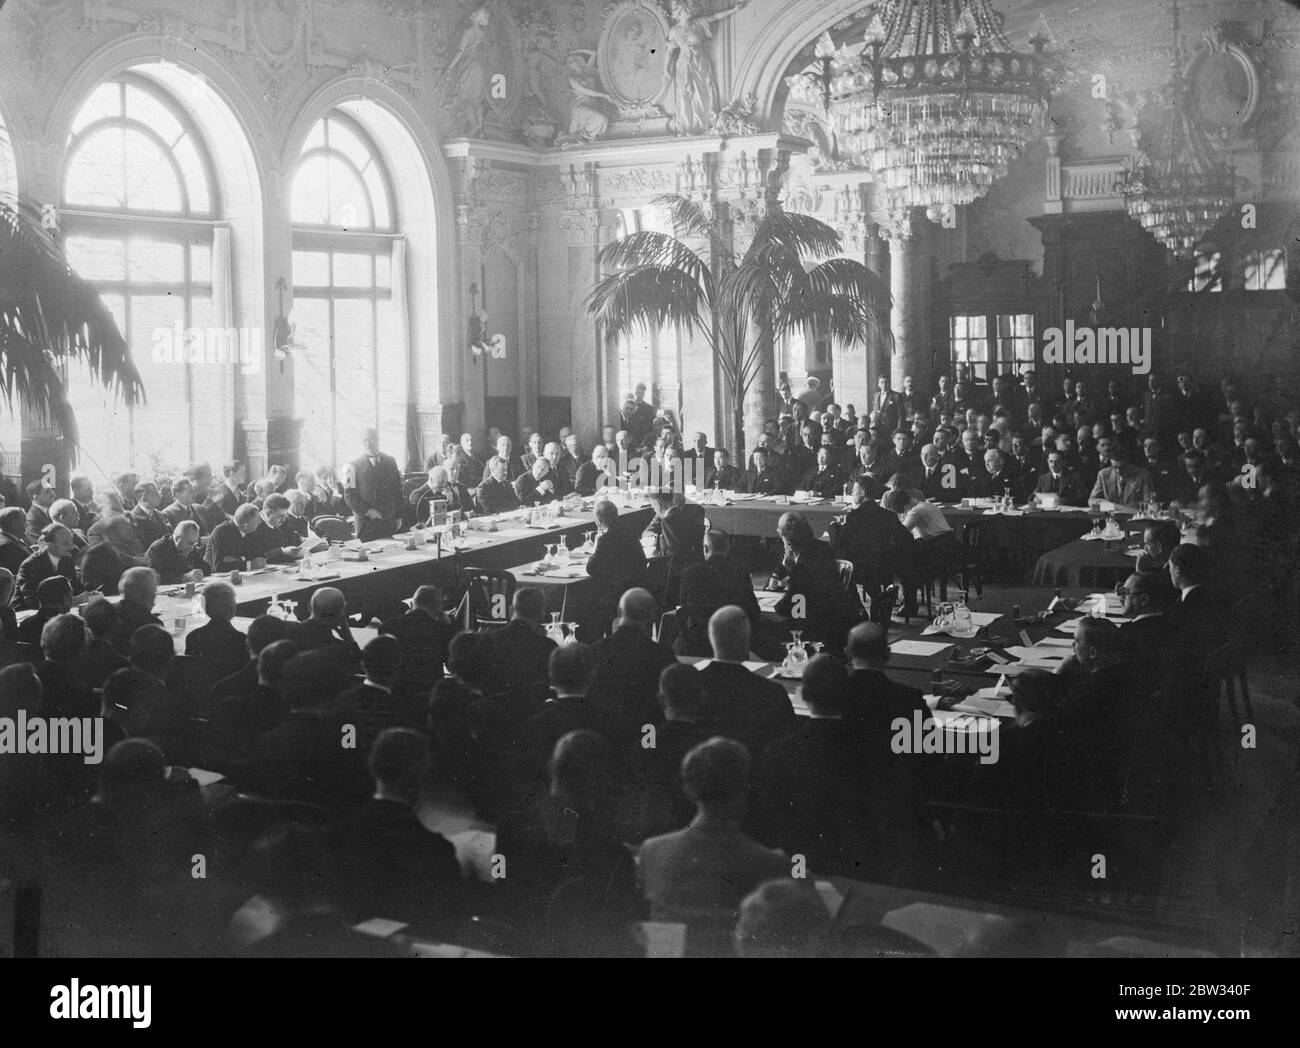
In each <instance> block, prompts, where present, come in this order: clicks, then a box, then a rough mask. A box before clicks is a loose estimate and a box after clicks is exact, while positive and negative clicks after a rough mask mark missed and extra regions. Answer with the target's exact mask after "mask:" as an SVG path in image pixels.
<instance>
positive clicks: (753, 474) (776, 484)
mask: <svg viewBox="0 0 1300 1048" xmlns="http://www.w3.org/2000/svg"><path fill="white" fill-rule="evenodd" d="M750 461H751V462H752V463H753V465H752V466H750V468H749V472H748V473H746V474H745V490H746V491H747V492H749V494H751V495H765V496H767V495H788V494H789V493H790V492H789V491H788V490H787V488H786V483H785V476H784V475H783V472H782V471H781V470H780V469H777V468H774V467H773V466H772V463H771V455H770V454H769V452H768V450H767V448H755V449H754V454H753V455H752V456H751V457H750Z"/></svg>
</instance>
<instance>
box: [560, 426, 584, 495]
mask: <svg viewBox="0 0 1300 1048" xmlns="http://www.w3.org/2000/svg"><path fill="white" fill-rule="evenodd" d="M586 461H587V456H586V455H584V454H583V453H582V445H581V444H579V443H578V436H577V434H576V433H570V434H569V435H568V436H567V437H565V438H564V450H563V451H562V452H561V453H560V461H559V462H557V463H556V464H555V469H556V472H557V473H558V474H559V476H560V483H561V486H562V488H563V494H566V495H567V494H569V493H570V492H572V491H573V490H574V488H575V487H576V485H577V482H578V470H580V469H581V468H582V465H583V463H584V462H586Z"/></svg>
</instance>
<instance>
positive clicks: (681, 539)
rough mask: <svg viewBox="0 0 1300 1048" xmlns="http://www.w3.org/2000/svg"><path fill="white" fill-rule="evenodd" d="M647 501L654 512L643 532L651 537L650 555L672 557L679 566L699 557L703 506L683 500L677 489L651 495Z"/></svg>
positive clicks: (702, 546)
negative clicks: (652, 547)
mask: <svg viewBox="0 0 1300 1048" xmlns="http://www.w3.org/2000/svg"><path fill="white" fill-rule="evenodd" d="M650 505H651V507H652V508H653V509H654V516H653V517H652V518H651V519H650V523H649V524H647V525H646V529H645V535H646V536H649V537H651V538H653V539H654V544H655V545H654V555H655V556H656V557H672V558H673V559H674V560H675V561H677V562H678V569H679V570H680V568H681V567H684V566H685V564H686V563H687V562H692V561H697V560H699V559H700V558H701V557H702V556H703V555H704V554H703V552H702V551H703V548H704V531H705V527H706V524H705V518H704V507H703V506H701V505H699V504H698V503H695V502H687V501H686V496H685V495H683V494H682V493H680V492H677V493H674V494H666V493H660V494H655V495H651V496H650Z"/></svg>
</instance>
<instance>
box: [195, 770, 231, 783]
mask: <svg viewBox="0 0 1300 1048" xmlns="http://www.w3.org/2000/svg"><path fill="white" fill-rule="evenodd" d="M189 773H190V778H191V779H193V780H194V781H195V782H197V783H198V784H199V786H200V787H202V786H211V785H212V784H213V783H214V782H220V781H221V780H222V779H224V778H225V776H224V775H222V774H221V772H219V771H208V770H207V769H206V768H190V769H189Z"/></svg>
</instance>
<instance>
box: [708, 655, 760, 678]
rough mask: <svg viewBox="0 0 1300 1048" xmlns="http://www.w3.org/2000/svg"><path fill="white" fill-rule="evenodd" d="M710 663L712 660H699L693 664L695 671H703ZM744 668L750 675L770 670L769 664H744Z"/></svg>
mask: <svg viewBox="0 0 1300 1048" xmlns="http://www.w3.org/2000/svg"><path fill="white" fill-rule="evenodd" d="M712 661H713V660H712V659H701V660H700V661H699V662H697V663H695V668H696V669H697V670H702V669H704V667H705V666H707V665H709V663H711V662H712ZM744 666H745V669H747V670H749V671H750V672H751V673H761V672H762V671H763V670H765V669H769V668H771V663H768V662H746V663H744ZM765 676H766V674H765Z"/></svg>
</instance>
